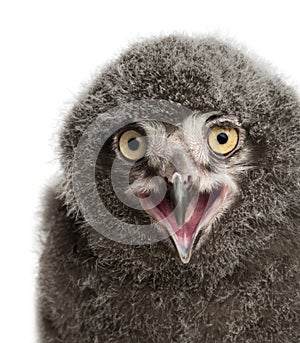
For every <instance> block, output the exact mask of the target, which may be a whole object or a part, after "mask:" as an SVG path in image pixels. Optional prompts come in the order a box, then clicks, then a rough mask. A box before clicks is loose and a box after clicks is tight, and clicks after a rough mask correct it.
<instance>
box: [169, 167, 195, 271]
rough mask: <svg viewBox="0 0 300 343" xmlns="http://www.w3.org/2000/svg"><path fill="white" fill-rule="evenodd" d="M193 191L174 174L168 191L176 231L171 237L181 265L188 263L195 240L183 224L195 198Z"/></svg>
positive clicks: (178, 175) (193, 235)
mask: <svg viewBox="0 0 300 343" xmlns="http://www.w3.org/2000/svg"><path fill="white" fill-rule="evenodd" d="M195 193H196V192H195V190H194V189H193V188H192V187H191V186H190V185H186V184H184V182H183V181H182V177H181V175H180V174H179V173H175V174H174V175H173V178H172V188H171V189H170V201H171V206H172V208H173V209H174V210H173V212H174V216H175V219H176V223H177V227H178V230H177V231H176V232H174V231H173V230H172V232H171V237H172V239H173V242H174V244H175V246H176V249H177V251H178V254H179V257H180V259H181V261H182V262H183V263H185V264H186V263H188V262H189V261H190V258H191V255H192V248H193V243H194V240H195V238H196V234H195V232H193V234H191V230H190V229H189V227H187V226H186V225H185V224H186V223H187V222H188V221H187V220H186V219H187V218H186V217H187V210H188V207H189V205H190V203H191V200H192V199H193V198H194V197H195V195H196V194H195Z"/></svg>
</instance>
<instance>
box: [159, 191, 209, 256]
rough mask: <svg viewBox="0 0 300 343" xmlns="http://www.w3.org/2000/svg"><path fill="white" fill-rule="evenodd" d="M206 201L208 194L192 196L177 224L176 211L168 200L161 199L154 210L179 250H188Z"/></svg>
mask: <svg viewBox="0 0 300 343" xmlns="http://www.w3.org/2000/svg"><path fill="white" fill-rule="evenodd" d="M208 200H209V194H206V193H205V194H197V195H194V196H193V197H192V199H191V200H190V202H189V203H188V204H187V207H186V211H185V216H184V220H183V221H182V222H179V223H178V221H179V220H178V217H176V210H174V208H173V207H172V202H169V201H168V199H166V198H165V199H163V201H162V202H161V203H160V204H159V205H158V206H156V208H155V209H154V212H156V211H157V212H160V215H159V216H160V217H161V219H160V221H161V222H162V224H163V225H165V226H166V227H167V229H168V230H169V233H170V234H171V235H172V237H173V239H174V241H175V242H174V243H175V245H176V246H177V244H178V246H177V248H178V247H179V245H180V248H182V249H184V250H188V249H190V246H191V245H192V243H193V240H194V238H195V234H196V231H197V228H198V226H199V223H200V221H201V219H202V217H203V214H204V212H205V209H206V207H207V203H208ZM177 207H180V204H177Z"/></svg>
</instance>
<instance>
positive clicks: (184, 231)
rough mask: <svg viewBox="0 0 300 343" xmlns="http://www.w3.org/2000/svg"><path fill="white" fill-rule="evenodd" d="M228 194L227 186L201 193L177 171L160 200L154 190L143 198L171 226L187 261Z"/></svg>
mask: <svg viewBox="0 0 300 343" xmlns="http://www.w3.org/2000/svg"><path fill="white" fill-rule="evenodd" d="M226 194H227V187H225V186H221V187H220V188H217V189H215V190H212V192H210V193H207V192H203V193H201V192H199V191H198V190H197V189H195V188H194V187H193V186H192V185H191V184H190V183H189V182H187V180H184V181H183V178H182V176H181V175H180V174H179V173H177V172H176V173H174V175H173V177H172V179H171V182H170V184H169V185H168V191H167V193H166V195H165V197H164V199H163V200H161V201H160V202H159V203H157V202H156V201H155V200H156V199H155V194H152V193H151V192H150V193H149V194H148V195H147V196H146V197H145V194H143V193H141V194H140V196H139V198H140V203H141V205H142V207H143V208H144V209H145V211H146V212H147V213H148V214H149V215H150V216H151V217H153V218H154V219H155V220H156V221H157V222H159V224H160V225H161V226H163V227H164V228H165V229H167V231H168V233H169V235H170V238H171V239H172V241H173V243H174V245H175V247H176V250H177V252H178V254H179V257H180V259H181V261H182V262H183V263H185V264H186V263H189V261H190V259H191V255H192V251H193V246H194V245H195V241H196V239H197V237H198V236H199V234H200V233H201V232H202V229H203V228H204V227H206V226H207V225H208V223H209V222H210V221H211V219H212V218H213V217H214V216H215V214H216V213H217V212H218V209H219V208H220V206H221V204H222V202H223V201H224V199H225V196H226Z"/></svg>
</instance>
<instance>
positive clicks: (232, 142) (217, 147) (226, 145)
mask: <svg viewBox="0 0 300 343" xmlns="http://www.w3.org/2000/svg"><path fill="white" fill-rule="evenodd" d="M238 140H239V136H238V132H237V130H236V129H234V128H231V127H219V126H215V127H213V128H212V129H211V131H210V133H209V137H208V143H209V146H210V148H211V149H212V150H213V151H214V152H215V153H217V154H222V155H227V154H229V153H230V152H231V151H233V150H234V148H235V147H236V146H237V144H238Z"/></svg>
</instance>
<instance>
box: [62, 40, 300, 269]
mask: <svg viewBox="0 0 300 343" xmlns="http://www.w3.org/2000/svg"><path fill="white" fill-rule="evenodd" d="M298 135H299V104H298V99H297V96H296V95H295V93H294V92H293V91H292V90H291V89H290V88H289V87H288V86H286V85H285V84H284V83H283V82H282V81H281V80H280V79H279V78H278V77H277V76H276V75H275V76H274V74H272V73H271V71H270V70H268V69H267V67H266V66H265V65H264V64H263V63H262V62H258V61H253V60H251V59H249V57H247V56H246V55H245V54H244V53H243V52H242V51H240V50H237V49H235V48H233V47H231V46H230V45H228V44H226V43H224V42H220V41H217V40H215V39H212V38H203V39H191V38H187V37H183V36H168V37H165V38H159V39H152V40H147V41H144V42H142V43H139V44H136V45H134V46H133V47H132V48H131V49H129V50H128V51H126V52H124V53H123V54H122V55H121V56H120V57H119V58H118V59H117V60H116V61H114V62H113V63H112V64H111V65H110V66H108V67H107V68H106V69H105V70H103V71H102V73H101V74H100V75H99V76H97V77H96V79H95V80H94V81H93V83H92V85H91V86H90V88H89V89H87V90H86V92H85V93H83V94H82V96H81V98H80V100H79V101H78V102H77V103H76V104H75V105H74V107H73V109H72V111H71V112H70V114H69V116H68V118H67V120H66V122H65V125H64V129H63V131H62V135H61V157H62V166H63V176H62V182H61V185H60V190H59V192H60V196H61V197H62V198H63V199H64V200H65V203H66V206H67V207H68V209H69V215H70V216H76V218H79V219H78V220H79V221H80V222H81V223H82V224H81V225H82V227H85V230H87V231H89V229H90V228H95V229H96V230H90V231H89V234H88V235H89V239H90V241H91V244H92V245H93V247H94V248H95V249H96V247H97V246H98V247H99V246H102V247H104V246H105V247H107V246H108V245H109V244H111V245H112V246H113V247H114V249H121V250H122V251H123V253H124V255H123V256H130V257H131V258H133V259H134V258H137V256H140V255H139V254H141V253H142V254H143V256H145V254H146V255H147V256H148V257H149V258H150V259H151V256H158V257H155V258H159V259H160V260H166V259H170V256H179V259H178V257H177V259H178V262H179V261H180V263H184V264H187V263H189V262H191V263H193V262H192V261H194V263H197V264H199V261H200V260H201V261H202V262H203V261H205V260H207V261H209V260H210V259H211V258H212V256H214V258H215V259H216V260H218V259H219V261H220V259H223V260H224V259H228V260H231V262H232V261H238V260H239V259H241V258H243V257H245V256H246V255H247V256H249V255H251V254H252V255H253V256H254V255H255V253H258V252H261V251H263V247H265V246H266V245H267V244H268V245H269V244H275V245H276V244H277V245H278V244H279V246H280V244H282V245H284V244H285V243H284V242H286V239H285V238H284V237H286V235H287V232H289V233H290V234H291V235H295V233H296V228H297V223H298V214H297V213H299V211H298V210H299V200H298V199H299V194H298V193H299V187H297V182H298V181H297V177H296V175H297V174H296V173H297V170H298V168H299V163H298V160H299V140H298ZM97 231H98V232H97ZM109 242H110V243H109ZM280 242H281V243H280ZM126 254H127V255H126ZM174 258H175V257H174ZM231 266H232V263H231Z"/></svg>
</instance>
